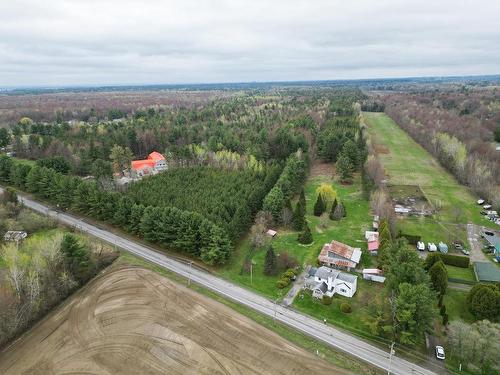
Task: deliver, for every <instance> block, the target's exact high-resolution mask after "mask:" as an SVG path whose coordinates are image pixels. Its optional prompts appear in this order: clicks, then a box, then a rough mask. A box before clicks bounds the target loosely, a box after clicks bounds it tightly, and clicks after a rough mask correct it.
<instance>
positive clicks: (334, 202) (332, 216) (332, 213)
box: [329, 198, 338, 220]
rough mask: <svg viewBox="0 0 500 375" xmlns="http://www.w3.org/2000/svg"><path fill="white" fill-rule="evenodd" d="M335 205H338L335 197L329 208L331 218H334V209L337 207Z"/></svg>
mask: <svg viewBox="0 0 500 375" xmlns="http://www.w3.org/2000/svg"><path fill="white" fill-rule="evenodd" d="M337 205H338V203H337V198H335V199H334V200H333V203H332V209H331V210H330V215H329V216H330V219H331V220H335V209H336V208H337Z"/></svg>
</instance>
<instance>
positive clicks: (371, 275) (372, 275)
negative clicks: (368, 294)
mask: <svg viewBox="0 0 500 375" xmlns="http://www.w3.org/2000/svg"><path fill="white" fill-rule="evenodd" d="M363 279H365V280H370V281H375V282H377V283H383V282H384V281H385V277H384V276H382V270H379V269H378V268H365V269H364V270H363Z"/></svg>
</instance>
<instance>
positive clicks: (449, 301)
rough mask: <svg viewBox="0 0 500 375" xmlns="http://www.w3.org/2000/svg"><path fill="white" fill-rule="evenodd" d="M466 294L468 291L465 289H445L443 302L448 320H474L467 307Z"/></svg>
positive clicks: (469, 321) (468, 321)
mask: <svg viewBox="0 0 500 375" xmlns="http://www.w3.org/2000/svg"><path fill="white" fill-rule="evenodd" d="M467 294H468V292H466V291H463V290H456V289H450V288H448V290H447V291H446V294H445V296H444V300H443V302H444V304H445V306H446V313H447V314H448V316H449V319H450V322H451V321H453V320H463V321H464V322H467V323H472V322H474V321H475V319H474V316H473V315H472V313H471V312H470V311H469V309H468V308H467V304H466V298H467Z"/></svg>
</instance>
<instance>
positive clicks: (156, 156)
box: [148, 151, 165, 162]
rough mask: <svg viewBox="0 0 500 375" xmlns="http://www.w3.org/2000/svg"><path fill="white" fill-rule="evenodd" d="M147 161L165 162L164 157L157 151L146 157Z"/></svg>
mask: <svg viewBox="0 0 500 375" xmlns="http://www.w3.org/2000/svg"><path fill="white" fill-rule="evenodd" d="M148 159H150V160H153V161H154V162H157V161H160V160H165V156H163V155H162V154H160V153H159V152H157V151H153V152H152V153H150V154H149V155H148Z"/></svg>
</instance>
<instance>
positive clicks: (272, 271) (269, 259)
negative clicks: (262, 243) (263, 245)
mask: <svg viewBox="0 0 500 375" xmlns="http://www.w3.org/2000/svg"><path fill="white" fill-rule="evenodd" d="M277 271H278V262H277V259H276V254H275V253H274V249H273V247H272V246H269V247H268V249H267V252H266V258H265V259H264V275H267V276H272V275H276V273H277Z"/></svg>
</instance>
